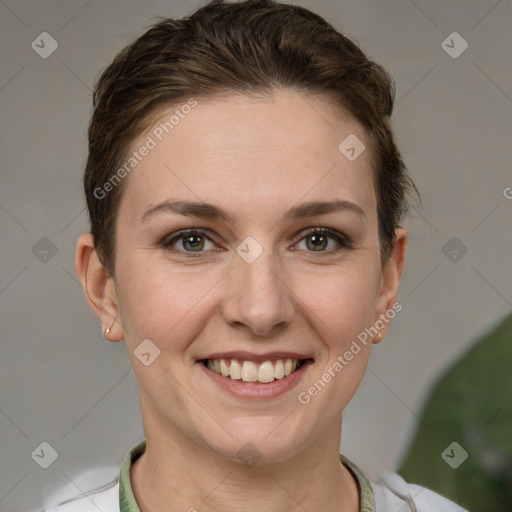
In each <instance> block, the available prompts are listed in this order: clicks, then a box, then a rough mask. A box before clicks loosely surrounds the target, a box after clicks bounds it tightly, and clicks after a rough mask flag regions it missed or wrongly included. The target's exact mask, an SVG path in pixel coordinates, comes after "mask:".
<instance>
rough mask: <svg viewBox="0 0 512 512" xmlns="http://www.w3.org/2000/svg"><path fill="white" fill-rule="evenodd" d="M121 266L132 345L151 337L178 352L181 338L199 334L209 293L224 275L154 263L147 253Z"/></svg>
mask: <svg viewBox="0 0 512 512" xmlns="http://www.w3.org/2000/svg"><path fill="white" fill-rule="evenodd" d="M118 268H119V272H118V276H119V277H118V280H119V288H120V290H122V293H120V295H119V308H120V315H121V318H122V323H123V326H124V327H126V333H125V334H126V342H127V344H128V345H129V346H130V347H132V348H134V346H135V345H137V344H138V343H139V342H140V341H141V340H142V339H145V338H149V339H151V340H152V341H154V343H156V344H157V346H158V347H160V348H161V349H165V350H166V351H178V349H181V350H182V349H183V347H181V346H180V340H183V343H189V341H190V340H193V339H194V338H195V337H196V336H197V335H198V334H199V332H200V331H201V329H202V327H203V326H204V322H205V321H206V320H207V316H208V315H206V314H205V307H208V296H209V294H211V292H212V290H213V289H214V288H215V285H216V283H217V282H218V281H219V279H220V278H221V277H222V275H221V274H219V273H217V272H197V269H196V271H187V270H184V269H179V270H177V269H176V268H171V267H168V266H166V265H162V263H161V261H160V262H159V263H157V262H154V263H153V264H152V262H151V258H149V257H147V255H144V254H141V255H140V257H138V258H137V257H133V258H132V259H131V260H126V261H124V262H123V263H122V264H121V265H119V267H118Z"/></svg>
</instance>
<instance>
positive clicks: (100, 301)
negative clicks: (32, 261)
mask: <svg viewBox="0 0 512 512" xmlns="http://www.w3.org/2000/svg"><path fill="white" fill-rule="evenodd" d="M75 269H76V273H77V274H78V277H79V278H80V281H81V283H82V286H83V289H84V292H85V296H86V298H87V301H88V302H89V306H90V307H91V309H92V310H93V312H94V314H95V315H96V316H97V317H98V319H99V321H100V322H101V324H102V326H103V333H104V336H105V338H106V339H108V340H109V341H121V340H122V339H123V338H124V336H123V329H122V326H121V323H120V320H119V314H118V313H119V311H118V303H117V296H116V291H115V282H114V279H113V277H111V276H110V275H109V274H108V273H107V271H106V270H105V268H104V267H103V265H102V263H101V262H100V260H99V258H98V254H97V252H96V249H95V248H94V240H93V236H92V234H91V233H83V234H82V235H80V237H79V238H78V241H77V245H76V254H75ZM107 328H110V332H109V333H108V334H106V333H105V330H106V329H107ZM107 336H108V338H107Z"/></svg>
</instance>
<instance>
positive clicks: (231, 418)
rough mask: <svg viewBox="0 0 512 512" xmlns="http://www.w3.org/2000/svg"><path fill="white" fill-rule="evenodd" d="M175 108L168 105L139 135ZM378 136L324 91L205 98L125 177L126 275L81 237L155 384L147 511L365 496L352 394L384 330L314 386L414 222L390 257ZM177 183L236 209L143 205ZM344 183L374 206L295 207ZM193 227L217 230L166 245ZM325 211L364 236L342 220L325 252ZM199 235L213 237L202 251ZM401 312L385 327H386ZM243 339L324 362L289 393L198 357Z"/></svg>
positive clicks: (382, 292)
mask: <svg viewBox="0 0 512 512" xmlns="http://www.w3.org/2000/svg"><path fill="white" fill-rule="evenodd" d="M175 108H176V106H173V108H169V109H168V110H167V109H165V110H160V111H159V112H158V115H157V116H155V119H154V124H153V126H152V128H151V129H150V130H149V131H148V132H146V133H144V134H142V135H141V136H140V137H139V139H137V140H136V141H134V143H133V148H132V149H136V148H139V147H140V146H141V145H142V144H143V142H144V140H146V137H147V135H148V134H150V133H151V130H152V129H153V128H154V127H155V126H157V125H158V124H159V123H160V122H161V121H162V120H166V119H168V118H169V115H170V114H172V112H173V111H174V109H175ZM349 134H355V135H356V136H357V137H358V138H359V139H360V140H362V141H363V142H364V143H365V145H366V150H365V151H364V152H363V153H362V154H361V155H360V156H359V157H358V158H357V159H356V160H355V161H353V162H350V161H349V160H348V159H347V158H346V157H345V156H344V155H343V154H341V153H340V151H339V150H338V146H339V144H340V142H341V141H343V140H344V139H345V138H346V137H347V136H348V135H349ZM369 148H370V143H369V141H368V139H367V137H366V134H365V133H364V131H363V129H362V127H361V126H360V125H359V123H358V122H356V121H354V120H353V119H351V118H350V117H349V116H348V115H347V114H345V113H343V112H340V109H336V108H335V107H334V105H333V104H332V103H330V102H329V100H328V99H326V98H323V97H320V96H315V97H307V98H306V97H304V96H302V95H300V94H299V93H297V92H294V91H290V90H282V89H279V90H274V91H273V93H272V95H271V97H265V98H263V97H259V98H258V97H249V96H245V95H234V94H231V95H228V96H223V97H217V98H206V99H199V98H198V105H197V106H196V107H195V108H194V109H193V110H192V112H191V113H190V114H188V115H187V116H186V118H185V119H183V120H180V124H179V125H177V126H176V127H175V128H174V130H173V131H172V132H171V133H170V134H169V135H167V136H166V137H165V138H164V139H163V140H162V141H161V142H159V144H158V145H157V147H155V148H154V149H152V150H151V151H150V152H149V154H148V155H147V156H146V157H144V159H143V160H142V161H141V162H140V163H139V164H138V166H137V167H136V168H135V169H134V170H133V171H132V172H131V174H130V175H129V176H128V177H127V178H125V179H126V180H127V183H126V185H127V186H126V189H125V191H124V195H123V198H122V200H121V205H120V210H119V213H118V227H117V238H116V259H115V276H108V274H107V273H106V272H105V270H104V268H103V267H102V265H101V263H100V262H99V259H98V256H97V253H96V252H95V250H94V245H93V242H92V238H91V235H90V234H89V233H84V234H83V235H82V236H81V237H80V239H79V240H78V245H77V252H76V260H75V265H76V270H77V273H78V275H79V277H80V279H81V282H82V284H83V287H84V291H85V294H86V296H87V299H88V301H89V304H90V306H91V308H92V310H93V311H94V313H95V314H96V315H97V317H98V318H99V320H100V322H101V323H102V324H103V326H104V328H106V327H109V326H111V325H112V322H113V321H114V319H115V322H114V324H113V325H112V327H111V331H110V333H109V334H108V339H109V340H110V341H112V342H116V341H121V340H123V339H124V340H125V342H126V344H127V349H128V353H129V354H130V358H131V362H132V365H133V369H134V373H135V375H136V378H137V380H138V384H139V390H140V403H141V411H142V417H143V423H144V428H145V433H146V440H147V448H146V453H145V454H144V455H143V456H142V457H141V458H140V459H138V460H137V461H136V463H135V464H134V466H133V467H132V471H131V479H132V486H133V489H134V494H135V497H136V500H137V502H138V503H139V506H140V508H141V509H142V510H143V511H144V512H153V511H155V512H156V511H160V510H164V509H165V510H172V511H185V510H189V509H190V508H191V507H194V508H195V509H197V510H198V511H201V512H203V511H220V510H223V511H226V510H229V511H233V512H238V511H242V510H244V511H245V510H247V506H248V504H250V505H251V506H250V508H251V509H252V510H265V511H268V512H273V511H276V512H277V511H282V510H287V511H299V510H301V511H303V510H308V511H311V512H312V511H316V510H322V511H332V512H334V511H336V512H340V511H342V512H349V511H350V512H355V511H357V510H359V508H358V507H359V496H358V491H357V487H356V484H355V481H354V479H353V478H352V476H351V474H350V473H349V472H348V470H347V469H346V468H345V467H344V466H343V465H342V464H341V463H340V460H339V456H338V453H339V440H340V435H341V421H342V411H343V409H344V407H345V406H346V404H347V403H348V402H349V400H350V399H351V398H352V396H353V394H354V392H355V391H356V389H357V387H358V385H359V383H360V381H361V379H362V377H363V374H364V371H365V368H366V365H367V362H368V357H369V353H370V350H371V344H372V343H371V342H369V343H368V344H367V345H366V346H363V345H361V348H362V350H361V351H360V352H359V353H358V354H357V355H355V356H354V358H353V359H352V360H351V361H350V363H349V364H347V365H346V366H345V367H344V368H343V371H341V372H338V373H336V377H334V378H333V379H332V380H331V382H329V383H328V384H327V385H326V386H325V387H324V389H322V391H321V392H319V393H318V395H317V396H315V397H314V398H312V400H311V401H310V402H309V403H308V404H307V405H303V404H301V403H299V402H298V400H297V395H298V393H299V392H300V391H304V390H307V389H308V388H309V387H310V386H311V385H312V384H313V383H314V382H315V381H317V380H318V379H319V378H321V376H322V374H323V373H324V372H326V371H327V370H328V369H329V368H330V367H332V365H333V363H334V362H335V361H336V358H337V357H338V356H339V355H342V354H343V353H344V352H345V351H346V350H348V348H349V347H350V344H351V342H352V341H353V340H354V339H355V338H356V337H357V335H358V334H359V333H361V332H362V331H363V330H364V329H365V328H367V327H370V326H372V325H374V324H375V322H376V321H377V320H378V319H379V318H380V315H382V314H385V312H386V311H388V310H390V309H392V306H393V304H394V303H395V302H396V299H397V294H398V286H399V281H400V277H401V273H402V268H403V263H404V258H405V250H406V243H407V234H406V232H405V230H404V229H402V228H397V230H396V242H395V244H394V249H393V252H392V254H391V256H390V258H389V260H388V261H387V262H386V264H385V265H384V266H381V262H380V249H379V239H378V231H377V229H378V222H377V203H376V195H375V190H374V185H373V178H372V170H371V159H370V149H369ZM171 198H172V199H173V200H178V199H179V200H183V201H187V200H188V201H204V202H207V203H212V204H214V205H216V206H218V207H222V208H224V209H227V210H229V212H231V213H232V215H233V219H232V220H229V221H223V220H216V219H203V218H197V217H188V216H182V215H179V214H177V213H169V212H167V213H166V212H159V213H156V214H154V215H152V216H150V217H149V218H148V219H147V221H146V222H141V217H142V215H143V214H144V212H146V211H147V210H148V209H150V208H151V207H153V206H155V205H157V204H158V203H160V202H162V201H166V200H168V199H171ZM334 199H339V200H344V201H350V202H352V203H355V204H356V205H358V206H359V207H360V208H361V209H362V210H363V212H364V215H359V214H357V213H356V212H354V211H352V210H350V209H345V210H343V211H336V212H331V213H328V214H322V215H316V216H313V217H306V218H302V219H295V220H289V219H285V218H284V214H285V213H286V212H287V211H288V210H289V209H290V208H292V207H293V206H296V205H297V204H302V203H305V202H309V201H330V200H334ZM192 227H194V228H197V229H202V230H204V231H206V234H207V235H208V237H210V239H211V240H208V239H207V238H200V239H199V242H200V244H201V243H203V242H204V245H202V246H201V245H200V248H199V249H196V250H195V251H196V252H194V247H193V246H192V247H191V246H190V245H185V247H184V246H183V243H184V242H185V241H186V239H183V238H182V239H180V240H177V241H175V242H174V243H173V245H172V247H173V248H174V249H175V251H174V252H173V251H172V250H170V249H169V248H167V249H166V248H165V247H163V246H162V245H159V243H158V241H159V239H160V238H162V237H164V236H165V235H171V234H172V233H176V232H178V231H179V230H183V229H187V228H192ZM321 227H327V228H331V229H334V230H336V231H338V232H340V233H342V234H344V235H345V236H348V237H349V238H350V239H351V241H352V242H351V246H350V247H345V246H343V245H340V244H339V243H338V242H337V241H336V240H335V239H334V238H330V235H329V238H328V239H327V240H325V241H323V242H322V243H320V246H321V248H320V249H319V250H317V251H315V245H314V244H313V243H312V242H313V241H312V236H311V235H309V236H306V235H305V233H304V232H305V231H306V230H307V229H308V228H321ZM248 236H251V237H253V238H254V239H255V240H256V241H257V242H258V243H259V245H260V246H261V247H262V249H263V253H262V254H261V255H260V256H259V257H258V258H257V259H256V260H255V261H254V262H252V263H247V262H246V261H245V260H244V259H242V258H241V257H240V256H238V254H237V253H236V248H237V246H238V245H239V244H240V243H241V242H242V241H243V240H244V239H245V238H246V237H248ZM170 238H172V237H168V239H170ZM195 241H196V242H197V240H195ZM322 244H324V245H322ZM180 251H181V252H180ZM186 251H188V252H189V253H190V252H194V254H198V252H197V251H202V252H200V253H199V256H198V257H187V256H186V254H185V253H186ZM386 327H387V325H386ZM386 327H385V328H384V329H381V332H380V334H379V335H376V336H375V337H374V338H373V340H370V341H372V342H373V343H378V342H379V341H381V340H382V338H383V337H384V336H385V333H386ZM144 339H150V340H151V341H152V342H153V343H154V344H155V345H156V346H158V348H159V349H160V351H161V353H160V356H159V357H158V358H156V359H155V360H154V362H153V363H152V364H150V365H149V366H145V365H143V364H141V362H140V361H139V360H138V359H137V358H136V357H135V355H134V350H135V349H136V347H137V346H138V345H139V344H140V343H141V341H142V340H144ZM231 350H247V351H250V352H255V353H258V354H261V353H265V352H270V351H274V350H285V351H295V352H301V353H304V354H308V355H309V356H310V357H312V358H314V364H312V365H311V366H310V367H308V369H307V371H306V372H305V373H304V375H303V377H302V380H301V381H300V382H299V384H298V386H296V387H294V388H293V389H291V390H289V391H287V392H286V393H284V394H282V395H280V396H278V397H275V398H272V399H250V400H247V399H246V400H242V399H240V398H237V397H234V396H232V395H230V394H228V393H226V391H224V390H223V389H221V388H220V387H219V386H217V385H216V384H214V383H213V382H212V381H211V380H210V378H208V377H207V376H206V374H205V372H204V371H203V369H201V368H200V367H199V364H200V363H198V362H197V360H198V359H200V358H204V357H206V356H208V355H209V354H212V353H214V352H220V351H231ZM247 443H252V445H254V446H255V447H256V448H257V450H258V451H259V454H260V456H261V459H260V460H259V461H258V462H257V463H256V464H254V465H252V466H250V465H246V464H244V463H243V462H242V461H241V460H239V458H238V457H237V452H238V451H239V450H240V449H241V448H242V447H244V446H246V444H247ZM169 504H171V505H169ZM169 507H172V508H169Z"/></svg>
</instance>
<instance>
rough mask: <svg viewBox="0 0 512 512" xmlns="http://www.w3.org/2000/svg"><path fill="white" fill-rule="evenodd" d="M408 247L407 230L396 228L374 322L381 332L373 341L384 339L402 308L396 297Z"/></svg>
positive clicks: (383, 273) (384, 270) (384, 268)
mask: <svg viewBox="0 0 512 512" xmlns="http://www.w3.org/2000/svg"><path fill="white" fill-rule="evenodd" d="M406 249H407V231H406V230H405V229H404V228H402V227H398V228H396V230H395V241H394V244H393V249H392V251H391V255H390V256H389V259H388V261H386V263H385V264H384V267H383V269H382V280H381V290H380V292H379V296H378V298H377V308H376V313H377V316H376V318H375V323H374V325H375V327H376V328H377V329H378V330H379V333H378V334H376V335H375V336H374V337H373V343H379V342H380V341H382V340H383V339H384V337H385V336H386V332H387V330H388V327H389V324H390V322H391V319H392V318H393V317H394V316H395V314H396V312H397V311H400V310H401V309H402V306H401V305H400V304H396V299H397V297H398V287H399V284H400V278H401V277H402V270H403V268H404V262H405V253H406ZM382 325H383V327H382Z"/></svg>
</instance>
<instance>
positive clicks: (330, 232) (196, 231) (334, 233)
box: [158, 227, 353, 257]
mask: <svg viewBox="0 0 512 512" xmlns="http://www.w3.org/2000/svg"><path fill="white" fill-rule="evenodd" d="M312 234H321V235H325V236H328V237H329V238H331V239H333V240H335V241H336V242H337V243H338V245H340V246H341V249H334V250H333V249H331V250H329V251H305V252H307V253H309V254H312V255H315V253H317V254H316V255H318V256H321V255H329V254H331V255H332V254H336V253H337V252H339V251H340V250H342V249H352V248H353V241H352V239H351V238H350V237H349V236H348V235H346V234H344V233H342V232H340V231H338V230H336V229H332V228H327V227H310V228H306V229H305V230H302V231H300V232H299V233H298V235H297V237H298V236H300V238H298V239H297V240H296V241H295V242H294V244H293V245H294V246H295V245H297V244H298V243H299V242H302V240H304V239H305V238H306V237H307V236H308V235H312ZM188 235H200V236H202V237H204V238H205V239H207V240H209V241H210V242H212V243H214V244H215V241H214V240H213V239H212V237H211V236H209V235H208V230H204V229H202V228H188V229H183V230H180V231H177V232H174V233H172V234H171V235H169V234H167V235H165V236H163V237H162V238H161V239H160V240H159V242H158V245H160V246H161V247H163V248H164V249H166V250H169V251H171V252H175V253H180V254H185V255H186V256H187V257H188V256H190V257H197V256H200V255H202V254H204V253H208V252H210V251H184V250H178V249H174V248H171V246H172V245H173V244H174V243H176V242H177V241H179V240H181V239H183V238H185V237H186V236H188Z"/></svg>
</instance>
